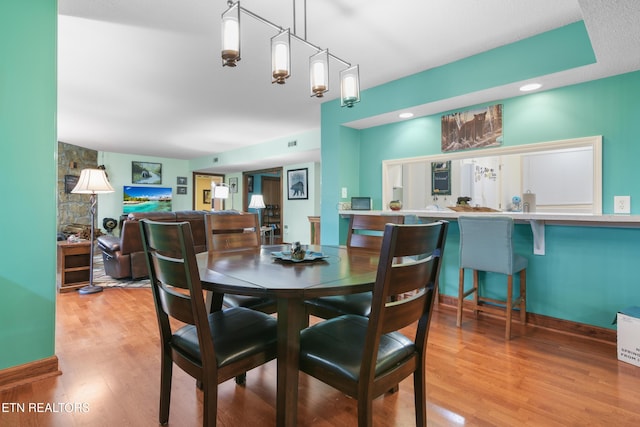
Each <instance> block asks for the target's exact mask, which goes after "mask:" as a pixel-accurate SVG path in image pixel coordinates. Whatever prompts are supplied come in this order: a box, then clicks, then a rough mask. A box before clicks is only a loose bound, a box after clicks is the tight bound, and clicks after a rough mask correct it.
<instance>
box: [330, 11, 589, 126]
mask: <svg viewBox="0 0 640 427" xmlns="http://www.w3.org/2000/svg"><path fill="white" fill-rule="evenodd" d="M423 54H424V55H428V52H424V53H423ZM595 62H596V57H595V53H594V52H593V48H592V46H591V41H590V39H589V34H588V33H587V29H586V27H585V25H584V22H583V21H578V22H575V23H573V24H569V25H566V26H564V27H560V28H557V29H555V30H551V31H547V32H545V33H542V34H538V35H535V36H533V37H529V38H527V39H523V40H520V41H517V42H514V43H511V44H508V45H504V46H501V47H497V48H495V49H491V50H488V51H486V52H482V53H479V54H477V55H473V56H470V57H468V58H463V59H461V60H458V61H455V62H452V63H449V64H446V65H443V66H440V67H436V68H432V69H429V70H425V71H422V72H419V73H416V74H413V75H411V76H408V77H404V78H401V79H398V80H394V81H391V82H389V83H385V84H382V85H380V86H376V87H374V88H371V89H367V90H364V91H363V92H362V94H361V102H360V103H359V104H356V106H354V107H353V108H349V109H346V108H342V109H340V107H339V100H337V101H332V102H328V103H326V104H323V114H325V113H328V114H331V113H330V111H333V112H334V114H339V116H340V117H339V121H340V122H341V123H347V122H350V121H353V120H358V119H362V118H365V117H370V116H374V115H378V114H382V113H386V112H389V111H395V110H398V109H401V108H406V107H411V106H414V105H420V104H426V103H429V102H434V101H439V100H443V99H448V98H451V97H454V96H459V95H463V94H466V93H471V92H476V91H480V90H485V89H489V88H492V87H496V86H501V85H505V84H510V83H513V82H517V81H522V80H527V79H532V78H535V77H538V76H543V75H547V74H552V73H557V72H560V71H564V70H569V69H572V68H577V67H581V66H584V65H589V64H593V63H595ZM365 72H366V70H361V73H365ZM334 103H335V104H336V106H334V105H333V104H334ZM336 110H340V111H336ZM336 118H337V117H336Z"/></svg>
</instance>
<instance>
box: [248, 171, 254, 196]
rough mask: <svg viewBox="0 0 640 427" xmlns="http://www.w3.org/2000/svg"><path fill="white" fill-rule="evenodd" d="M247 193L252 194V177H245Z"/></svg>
mask: <svg viewBox="0 0 640 427" xmlns="http://www.w3.org/2000/svg"><path fill="white" fill-rule="evenodd" d="M247 193H253V175H248V176H247Z"/></svg>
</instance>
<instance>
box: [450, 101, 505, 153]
mask: <svg viewBox="0 0 640 427" xmlns="http://www.w3.org/2000/svg"><path fill="white" fill-rule="evenodd" d="M441 120H442V151H443V152H446V151H459V150H469V149H474V148H484V147H493V146H497V145H502V104H495V105H490V106H488V107H485V108H479V109H476V110H467V111H462V112H457V113H453V114H447V115H444V116H442V119H441Z"/></svg>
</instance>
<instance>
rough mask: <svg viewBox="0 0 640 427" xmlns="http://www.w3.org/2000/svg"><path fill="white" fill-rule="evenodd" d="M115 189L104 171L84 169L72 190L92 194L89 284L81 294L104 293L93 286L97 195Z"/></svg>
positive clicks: (100, 288)
mask: <svg viewBox="0 0 640 427" xmlns="http://www.w3.org/2000/svg"><path fill="white" fill-rule="evenodd" d="M113 191H114V190H113V187H112V186H111V184H109V180H108V179H107V175H106V174H105V173H104V170H102V169H83V170H82V172H81V173H80V178H79V179H78V184H76V186H75V187H74V188H73V190H71V192H72V193H75V194H90V195H91V198H90V199H89V200H90V203H91V207H90V208H89V212H90V213H91V244H90V245H89V248H90V249H89V284H88V285H87V286H85V287H84V288H80V289H78V292H80V293H81V294H94V293H96V292H102V286H94V284H93V247H94V245H95V242H94V240H93V239H94V229H95V225H96V220H95V218H96V202H97V200H96V194H102V193H113Z"/></svg>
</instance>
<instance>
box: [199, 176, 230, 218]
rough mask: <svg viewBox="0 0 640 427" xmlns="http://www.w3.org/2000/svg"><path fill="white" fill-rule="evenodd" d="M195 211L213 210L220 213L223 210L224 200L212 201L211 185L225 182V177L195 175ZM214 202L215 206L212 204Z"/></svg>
mask: <svg viewBox="0 0 640 427" xmlns="http://www.w3.org/2000/svg"><path fill="white" fill-rule="evenodd" d="M193 182H194V185H193V209H195V210H202V211H210V210H211V209H213V210H216V211H219V210H223V209H224V208H225V207H224V202H225V201H224V200H222V199H212V198H211V196H212V193H211V184H212V183H216V184H220V183H223V182H224V175H214V174H205V173H201V172H200V173H194V174H193ZM212 202H213V205H212V204H211V203H212Z"/></svg>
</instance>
